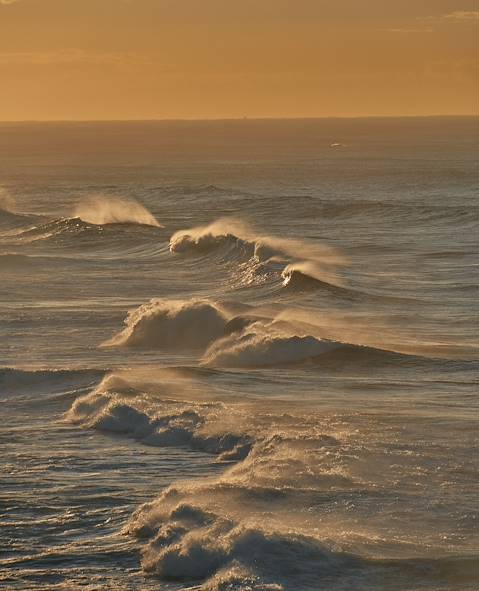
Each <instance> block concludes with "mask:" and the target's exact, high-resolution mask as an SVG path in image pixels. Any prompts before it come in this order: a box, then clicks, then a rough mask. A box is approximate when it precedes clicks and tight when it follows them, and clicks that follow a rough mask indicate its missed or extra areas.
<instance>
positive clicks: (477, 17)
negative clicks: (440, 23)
mask: <svg viewBox="0 0 479 591" xmlns="http://www.w3.org/2000/svg"><path fill="white" fill-rule="evenodd" d="M443 18H445V19H447V20H450V21H462V22H464V21H469V22H470V21H477V22H479V10H456V11H454V12H450V13H449V14H445V15H444V17H443Z"/></svg>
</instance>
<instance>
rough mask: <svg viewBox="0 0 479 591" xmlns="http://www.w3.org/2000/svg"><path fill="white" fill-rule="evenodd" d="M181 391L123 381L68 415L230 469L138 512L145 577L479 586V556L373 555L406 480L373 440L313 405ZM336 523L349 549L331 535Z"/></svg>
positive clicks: (226, 584)
mask: <svg viewBox="0 0 479 591" xmlns="http://www.w3.org/2000/svg"><path fill="white" fill-rule="evenodd" d="M171 394H172V392H168V391H167V390H166V391H165V392H164V394H163V395H161V393H159V392H158V391H157V392H155V393H154V394H152V395H150V394H149V393H148V391H146V390H145V389H143V388H138V387H137V385H136V384H135V383H134V381H131V380H130V379H129V377H128V374H123V375H122V374H118V375H115V374H113V375H109V376H107V377H105V378H104V379H103V381H102V382H101V384H99V385H98V386H97V388H96V389H95V390H94V391H93V392H91V393H90V394H87V395H84V396H81V397H79V398H78V399H77V400H76V401H75V402H74V403H73V405H72V407H71V409H70V411H69V412H68V413H67V415H66V417H65V418H66V420H67V421H70V422H73V423H76V424H79V425H81V426H83V427H86V428H93V429H96V430H100V431H103V432H107V433H115V434H122V435H124V436H127V437H132V438H135V439H137V440H139V441H141V442H142V443H144V444H146V445H152V446H159V447H171V446H173V447H185V446H188V447H190V448H192V449H194V450H199V451H202V452H206V453H209V454H212V455H214V456H216V458H217V460H216V461H219V462H222V463H223V464H224V468H225V469H224V470H223V471H222V472H221V473H219V474H218V473H217V474H216V475H212V476H210V477H209V478H205V479H199V480H193V481H192V480H188V481H183V482H177V483H175V484H172V485H170V486H169V487H168V488H166V489H164V490H163V491H162V492H161V494H160V495H159V496H158V498H157V499H155V500H153V501H151V502H148V503H146V504H144V505H142V506H141V507H140V508H139V509H137V510H136V511H135V512H134V514H133V515H132V516H131V518H130V520H129V522H128V523H127V524H126V526H125V528H124V532H125V533H128V534H129V535H131V536H134V537H136V538H137V539H138V540H140V541H141V542H142V543H143V545H144V547H143V551H142V560H141V562H142V567H143V569H144V571H145V572H147V573H150V574H153V575H155V576H157V577H159V578H160V579H161V580H163V581H178V582H180V581H182V582H191V583H193V582H196V583H197V584H198V585H201V587H195V588H198V589H199V588H201V589H204V590H205V591H206V590H218V591H219V590H223V591H224V590H226V589H228V590H230V591H231V590H237V591H240V590H241V591H242V590H244V589H245V588H246V586H248V587H247V588H249V589H255V590H257V591H260V590H261V591H280V590H286V589H288V590H292V589H317V586H318V582H321V583H322V584H323V583H324V586H325V588H328V586H330V585H331V584H332V583H333V582H335V581H336V579H337V580H338V582H339V583H340V584H341V585H343V586H342V587H341V588H355V589H364V590H366V589H369V588H382V587H384V586H387V588H390V589H397V590H398V591H399V589H403V588H406V586H408V585H411V581H412V580H414V581H415V582H417V581H422V580H423V581H424V582H427V583H428V584H430V582H431V577H433V578H434V580H436V581H437V582H438V584H439V583H441V584H442V583H444V582H445V581H447V582H448V583H451V582H452V583H454V582H456V583H457V581H458V580H459V579H458V577H461V579H460V580H461V581H464V583H465V584H466V583H467V584H471V582H472V581H474V580H475V577H476V576H477V565H476V566H474V560H475V559H474V557H470V558H467V557H461V556H457V557H454V556H453V557H449V558H441V559H437V560H436V559H435V558H424V559H416V560H414V559H408V558H401V559H394V560H389V559H387V558H368V557H367V556H368V555H369V556H371V555H374V554H377V553H378V552H377V544H380V542H381V538H380V534H379V533H378V534H377V535H375V527H378V523H382V521H383V519H384V515H383V514H382V513H381V508H380V507H381V506H383V507H389V508H388V509H387V510H393V509H391V506H390V505H388V503H389V502H390V497H389V496H388V491H389V487H390V486H392V484H393V482H396V479H397V478H402V476H401V474H400V473H396V472H394V473H391V474H388V472H387V471H386V472H385V471H384V470H383V469H381V466H382V465H383V463H384V462H386V463H390V461H391V460H390V453H391V450H389V449H388V448H387V446H386V447H385V446H384V444H382V445H380V446H378V442H375V440H374V439H373V440H372V441H370V438H371V437H373V433H368V435H367V438H366V439H361V432H362V431H361V430H357V429H353V430H352V431H350V430H348V429H347V428H346V425H341V426H338V425H336V426H335V422H334V421H333V422H332V423H331V424H330V423H328V422H327V421H322V419H321V416H320V415H319V414H318V412H316V411H314V409H311V408H310V409H309V411H306V412H305V411H301V409H300V408H298V407H295V408H292V407H285V408H282V407H281V404H278V405H277V406H276V407H275V409H271V408H270V407H269V406H268V404H267V403H265V404H264V405H256V404H253V403H248V402H240V401H236V402H235V403H234V404H231V403H229V404H225V403H223V402H222V401H220V400H218V401H207V402H201V401H199V400H191V398H190V399H181V395H180V396H179V397H178V398H176V399H175V398H174V397H172V396H171ZM286 408H287V409H288V412H285V411H286ZM393 435H394V434H392V435H391V436H392V437H393ZM377 436H379V437H381V438H382V437H383V435H381V434H379V435H375V436H374V437H377ZM386 436H387V434H386ZM356 439H358V441H356ZM380 441H383V440H382V439H380ZM398 458H399V456H398ZM397 461H399V459H398V460H397ZM404 461H407V460H404ZM411 461H417V458H416V459H414V460H411ZM424 461H425V462H426V463H427V462H428V459H427V458H425V460H424ZM364 462H366V465H367V466H368V469H365V466H364ZM432 469H434V466H433V467H432ZM388 479H390V480H391V482H389V480H388ZM397 494H402V492H401V493H399V492H394V497H396V495H397ZM408 494H410V493H408ZM366 501H367V502H366ZM395 502H396V501H395ZM351 504H352V506H354V507H355V512H354V521H349V523H350V526H349V528H351V531H349V528H348V525H347V524H348V516H349V515H350V513H351V512H350V506H351ZM378 504H379V505H380V507H379V509H378V510H377V511H375V510H374V509H373V507H374V506H376V505H378ZM330 506H331V507H334V511H333V514H332V516H331V518H329V517H328V508H329V507H330ZM348 507H349V509H348ZM398 511H401V508H400V507H399V508H398ZM399 514H400V513H399ZM399 514H398V515H399ZM331 519H333V520H331ZM338 519H339V520H340V521H339V523H341V530H342V532H343V533H342V537H341V541H340V542H339V543H338V541H337V540H335V537H334V535H333V536H332V538H331V537H330V535H331V531H332V529H331V528H333V530H334V531H335V529H334V528H335V527H336V528H337V520H338ZM378 519H379V522H378ZM341 520H343V521H341ZM361 523H364V525H365V526H366V528H367V529H366V531H367V536H365V538H364V539H368V540H370V542H369V543H370V546H369V552H361V557H360V556H359V555H358V554H357V553H355V552H354V551H353V548H355V547H356V545H357V538H358V536H359V537H360V534H359V533H358V532H360V531H361ZM401 523H402V519H399V520H398V521H397V525H396V526H395V527H399V528H400V527H401ZM405 527H408V526H407V525H406V526H405ZM364 539H363V541H362V542H361V543H364ZM397 543H398V545H400V541H399V540H398V542H397ZM364 554H365V555H366V556H364ZM379 554H380V551H379ZM446 562H447V564H446ZM358 576H360V577H361V578H360V579H359V578H358ZM332 588H337V587H336V586H335V585H333V586H332ZM414 588H416V587H414ZM418 588H420V586H419V587H418ZM428 588H429V587H428ZM438 588H441V587H440V585H439V586H438ZM464 588H469V587H467V586H465V587H464Z"/></svg>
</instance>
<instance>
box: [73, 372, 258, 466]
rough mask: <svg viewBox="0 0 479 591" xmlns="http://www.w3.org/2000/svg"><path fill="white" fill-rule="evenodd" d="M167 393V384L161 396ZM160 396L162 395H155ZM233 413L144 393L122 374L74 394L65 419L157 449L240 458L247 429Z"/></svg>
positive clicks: (245, 451) (218, 404)
mask: <svg viewBox="0 0 479 591" xmlns="http://www.w3.org/2000/svg"><path fill="white" fill-rule="evenodd" d="M167 393H168V388H166V389H165V391H164V393H163V394H167ZM160 395H161V394H160ZM234 415H235V413H234V412H233V413H230V414H228V413H227V411H226V409H225V407H224V405H223V404H222V403H221V402H208V403H201V402H195V403H192V402H187V401H181V400H174V399H170V398H158V394H157V395H155V396H154V397H151V396H149V395H148V394H147V393H145V392H143V391H142V389H138V388H137V387H136V386H135V385H134V384H133V383H132V382H130V381H129V380H128V379H125V378H124V377H122V376H121V375H115V374H112V375H109V376H107V377H106V378H105V379H104V380H103V381H102V382H101V384H100V385H99V386H98V387H97V388H95V390H94V391H93V392H91V393H90V394H88V395H85V396H82V397H80V398H78V399H77V400H76V401H75V402H74V403H73V405H72V407H71V409H70V410H69V411H68V413H67V414H66V416H65V418H66V420H67V421H70V422H73V423H75V424H79V425H82V426H84V427H88V428H93V429H97V430H99V431H106V432H110V433H118V434H123V435H126V436H128V437H132V438H134V439H137V440H139V441H141V442H142V443H144V444H147V445H152V446H157V447H171V446H173V447H178V446H185V445H187V446H189V447H191V448H193V449H197V450H201V451H204V452H207V453H211V454H216V455H218V456H219V460H220V461H232V460H237V459H240V458H242V457H245V455H247V454H248V453H249V451H250V448H251V437H250V435H249V434H248V433H247V432H242V431H241V430H238V429H236V428H235V425H234V418H233V417H234Z"/></svg>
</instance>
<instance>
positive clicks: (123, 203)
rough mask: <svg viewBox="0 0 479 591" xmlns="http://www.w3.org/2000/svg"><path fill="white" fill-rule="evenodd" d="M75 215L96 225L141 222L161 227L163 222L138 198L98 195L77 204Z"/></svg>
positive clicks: (141, 223)
mask: <svg viewBox="0 0 479 591" xmlns="http://www.w3.org/2000/svg"><path fill="white" fill-rule="evenodd" d="M73 217H76V218H80V219H81V220H83V221H84V222H87V223H89V224H95V225H105V224H140V225H145V226H155V227H157V228H161V227H163V226H161V224H160V223H159V222H158V221H157V220H156V219H155V217H154V216H153V215H152V214H151V213H150V212H149V211H148V210H147V209H146V207H145V206H144V205H142V204H141V203H139V202H138V201H136V199H132V198H126V197H107V196H103V195H97V196H92V197H88V198H87V199H84V200H83V201H81V202H80V203H78V205H77V206H76V208H75V210H74V214H73Z"/></svg>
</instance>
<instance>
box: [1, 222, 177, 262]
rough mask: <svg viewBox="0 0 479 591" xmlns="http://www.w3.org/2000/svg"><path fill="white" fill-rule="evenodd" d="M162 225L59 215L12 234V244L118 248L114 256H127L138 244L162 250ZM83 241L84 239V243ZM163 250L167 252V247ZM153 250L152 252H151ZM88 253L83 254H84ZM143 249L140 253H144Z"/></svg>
mask: <svg viewBox="0 0 479 591" xmlns="http://www.w3.org/2000/svg"><path fill="white" fill-rule="evenodd" d="M158 231H161V228H160V227H153V226H150V225H138V224H134V223H124V224H105V225H96V224H91V223H89V222H85V221H83V220H82V219H80V218H78V217H77V218H58V219H54V220H50V221H44V222H42V223H41V224H35V225H30V226H29V227H27V228H23V229H21V230H19V231H17V232H16V233H15V234H14V235H11V236H9V237H8V243H9V244H11V245H14V246H18V245H24V244H33V243H40V244H43V243H45V244H47V245H48V244H50V243H51V244H53V245H54V246H61V247H67V248H72V249H75V251H77V250H78V248H79V247H88V248H90V247H91V248H95V249H96V250H97V251H98V247H101V248H103V249H107V250H109V249H112V248H113V249H114V250H113V251H112V252H111V254H112V255H115V254H116V255H120V256H123V255H125V254H128V253H129V252H130V251H131V253H132V255H135V253H136V250H135V249H136V248H137V247H138V244H143V243H145V242H146V243H147V244H148V246H149V247H150V246H151V241H152V238H154V239H155V243H154V247H153V248H151V247H150V248H149V249H148V253H147V254H151V252H156V251H157V250H158V246H157V238H158ZM80 241H81V242H80ZM160 250H165V251H166V246H165V248H162V249H160ZM150 251H151V252H150ZM84 254H85V253H82V256H83V255H84ZM141 254H142V253H141V252H140V256H141Z"/></svg>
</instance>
